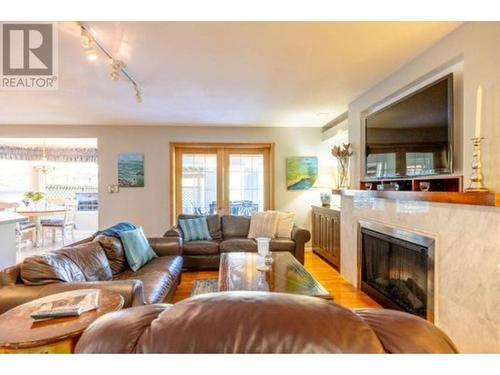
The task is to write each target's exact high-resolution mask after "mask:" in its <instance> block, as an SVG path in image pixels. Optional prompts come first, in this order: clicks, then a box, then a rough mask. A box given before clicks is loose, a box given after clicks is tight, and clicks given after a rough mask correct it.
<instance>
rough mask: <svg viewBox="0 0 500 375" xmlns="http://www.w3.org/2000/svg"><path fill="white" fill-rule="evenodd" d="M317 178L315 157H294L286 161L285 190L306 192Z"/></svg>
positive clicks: (316, 160)
mask: <svg viewBox="0 0 500 375" xmlns="http://www.w3.org/2000/svg"><path fill="white" fill-rule="evenodd" d="M317 178H318V158H317V157H316V156H296V157H291V158H287V159H286V188H287V190H307V189H310V188H312V186H313V185H314V182H315V181H316V179H317Z"/></svg>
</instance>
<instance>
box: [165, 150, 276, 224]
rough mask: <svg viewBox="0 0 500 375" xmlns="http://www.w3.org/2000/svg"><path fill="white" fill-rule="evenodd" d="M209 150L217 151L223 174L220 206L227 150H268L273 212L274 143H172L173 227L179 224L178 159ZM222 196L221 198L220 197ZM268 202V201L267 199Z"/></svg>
mask: <svg viewBox="0 0 500 375" xmlns="http://www.w3.org/2000/svg"><path fill="white" fill-rule="evenodd" d="M203 149H207V151H208V150H210V151H212V152H213V149H217V150H218V152H217V165H218V166H219V165H220V167H221V168H222V171H221V173H218V174H217V186H220V187H221V189H217V199H218V203H219V204H220V203H221V202H222V201H223V197H224V194H225V192H224V188H225V187H224V185H223V183H222V178H223V176H225V174H226V173H227V171H226V169H227V166H226V165H225V164H226V163H225V162H224V159H225V150H231V151H237V149H258V150H263V149H264V150H267V151H268V153H269V154H268V155H269V156H268V158H269V163H268V165H269V168H268V171H267V173H266V171H265V170H266V168H267V165H266V163H264V181H266V180H267V181H268V184H269V196H268V198H267V201H268V202H265V204H266V203H267V205H268V207H267V209H270V210H273V209H274V208H275V173H274V168H275V144H274V142H272V143H219V142H215V143H212V142H201V143H200V142H170V161H169V164H170V167H169V169H170V170H169V178H170V194H169V196H170V205H169V207H170V213H169V214H170V220H171V221H170V222H171V224H172V225H175V224H176V222H177V213H176V211H177V206H178V197H176V188H177V184H178V183H179V176H177V174H176V166H177V163H178V157H179V154H181V152H178V151H180V150H183V151H187V150H190V151H195V150H203ZM219 195H221V196H219ZM265 201H266V199H265Z"/></svg>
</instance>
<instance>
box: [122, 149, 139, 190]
mask: <svg viewBox="0 0 500 375" xmlns="http://www.w3.org/2000/svg"><path fill="white" fill-rule="evenodd" d="M118 185H119V186H120V187H144V155H143V154H119V155H118Z"/></svg>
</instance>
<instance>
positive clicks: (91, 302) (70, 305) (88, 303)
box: [31, 290, 99, 320]
mask: <svg viewBox="0 0 500 375" xmlns="http://www.w3.org/2000/svg"><path fill="white" fill-rule="evenodd" d="M98 297H99V291H97V290H95V291H91V292H88V293H84V294H83V293H82V294H81V295H79V296H75V297H68V298H62V299H58V300H55V301H52V302H47V303H43V304H42V305H41V306H40V307H39V308H38V309H37V310H35V311H33V312H32V313H31V317H32V318H33V319H35V320H42V319H51V318H60V317H65V316H80V315H81V314H83V313H84V312H87V311H91V310H94V309H96V308H97V304H98Z"/></svg>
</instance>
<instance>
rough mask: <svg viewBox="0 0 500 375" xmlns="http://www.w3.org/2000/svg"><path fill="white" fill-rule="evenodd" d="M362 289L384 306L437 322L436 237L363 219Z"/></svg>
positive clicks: (360, 283) (360, 250)
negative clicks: (435, 282)
mask: <svg viewBox="0 0 500 375" xmlns="http://www.w3.org/2000/svg"><path fill="white" fill-rule="evenodd" d="M358 266H359V267H358V271H359V272H358V277H359V286H360V288H361V290H363V291H364V292H365V293H367V294H368V295H369V296H371V297H372V298H373V299H374V300H376V301H377V302H378V303H379V304H381V305H382V306H383V307H386V308H390V309H397V310H401V311H406V312H409V313H411V314H414V315H418V316H420V317H422V318H424V319H427V320H429V321H431V322H433V321H434V239H432V238H430V237H426V236H423V235H420V234H416V233H413V232H408V231H405V230H401V229H397V228H392V227H388V226H385V225H382V224H378V223H373V222H368V221H360V225H359V244H358Z"/></svg>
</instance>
